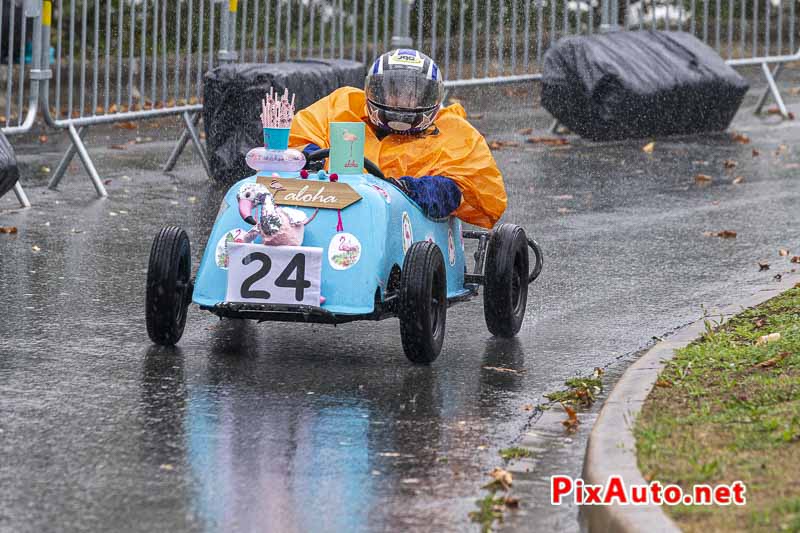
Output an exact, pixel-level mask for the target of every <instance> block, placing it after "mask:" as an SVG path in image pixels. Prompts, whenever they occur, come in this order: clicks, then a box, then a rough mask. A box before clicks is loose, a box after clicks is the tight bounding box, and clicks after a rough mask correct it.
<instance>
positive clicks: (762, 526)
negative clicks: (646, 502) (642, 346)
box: [635, 287, 800, 533]
mask: <svg viewBox="0 0 800 533" xmlns="http://www.w3.org/2000/svg"><path fill="white" fill-rule="evenodd" d="M635 434H636V447H637V453H638V460H639V468H640V470H641V471H642V473H643V474H644V476H645V478H646V479H648V480H655V479H657V480H659V481H660V482H662V483H665V484H666V483H675V484H678V485H680V486H681V487H682V488H683V489H684V491H686V490H688V489H689V488H690V487H691V486H692V485H693V484H696V483H706V484H711V485H714V484H718V483H731V482H733V481H735V480H741V481H743V482H744V483H745V484H746V486H747V493H746V496H747V504H746V505H744V506H741V507H736V506H730V507H722V506H713V507H687V506H683V505H678V506H675V507H669V506H665V511H666V512H667V513H668V514H669V515H670V516H671V517H672V518H673V519H674V520H675V521H676V522H677V523H678V525H679V526H680V527H681V529H683V530H684V531H698V532H699V531H702V532H703V533H709V532H712V531H745V530H747V531H800V288H797V287H796V288H794V289H791V290H789V291H787V292H785V293H783V294H782V295H780V296H778V297H776V298H774V299H772V300H769V301H767V302H765V303H763V304H761V305H760V306H758V307H755V308H753V309H749V310H747V311H744V312H743V313H741V314H740V315H737V316H736V317H734V318H733V319H731V320H730V321H729V322H728V323H726V324H725V325H723V326H721V327H716V328H715V327H713V325H712V324H710V323H707V325H706V332H705V333H704V335H703V336H702V337H701V338H700V339H698V340H697V341H695V342H694V343H692V344H690V345H689V346H687V347H685V348H683V349H681V350H679V351H678V352H677V353H676V355H675V357H674V358H673V359H672V360H671V361H670V362H669V363H668V364H667V366H666V367H665V369H664V371H663V372H662V373H661V375H660V377H659V379H658V381H657V382H656V387H655V388H654V389H653V391H652V392H651V393H650V396H649V397H648V398H647V401H646V402H645V404H644V406H643V408H642V411H641V414H640V415H639V418H638V419H637V422H636V428H635Z"/></svg>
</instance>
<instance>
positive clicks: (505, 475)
mask: <svg viewBox="0 0 800 533" xmlns="http://www.w3.org/2000/svg"><path fill="white" fill-rule="evenodd" d="M489 476H491V478H492V480H493V481H492V482H491V483H489V485H488V486H492V485H499V486H500V487H502V488H503V490H508V489H510V488H511V484H512V483H513V478H512V477H511V472H509V471H507V470H503V469H502V468H500V467H495V468H493V469H492V471H491V472H489Z"/></svg>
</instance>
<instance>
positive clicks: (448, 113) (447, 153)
mask: <svg viewBox="0 0 800 533" xmlns="http://www.w3.org/2000/svg"><path fill="white" fill-rule="evenodd" d="M443 94H444V83H443V80H442V73H441V71H440V70H439V68H438V67H437V66H436V63H434V62H433V60H432V59H431V58H430V57H428V56H427V55H425V54H423V53H421V52H418V51H417V50H392V51H391V52H387V53H385V54H383V55H382V56H380V57H379V58H378V59H376V60H375V62H374V63H373V65H372V67H371V68H370V69H369V73H368V74H367V78H366V82H365V89H364V90H363V91H362V90H360V89H355V88H352V87H343V88H341V89H337V90H336V91H334V92H333V93H331V94H330V95H328V96H326V97H325V98H322V99H321V100H319V101H317V102H316V103H314V104H312V105H311V106H309V107H308V108H306V109H304V110H302V111H300V112H299V113H297V115H295V118H294V121H293V122H292V129H291V136H290V138H289V144H290V146H294V147H298V148H302V149H303V151H304V152H305V153H306V155H308V154H309V153H311V152H313V151H315V150H318V149H319V148H320V147H325V148H327V147H330V141H329V139H328V123H330V122H357V121H363V122H365V123H366V124H367V128H366V140H365V146H364V155H365V157H366V158H368V159H370V160H372V161H374V162H375V163H376V164H377V165H378V167H379V168H380V169H381V170H382V171H383V173H384V174H385V175H386V176H399V177H400V178H399V185H400V186H401V187H402V188H403V189H404V190H405V191H406V192H407V194H408V195H409V196H410V197H411V198H412V199H413V200H414V201H416V202H417V204H419V206H420V207H421V208H422V210H423V211H424V212H425V213H426V214H427V215H429V216H431V217H433V218H441V217H446V216H448V215H450V214H451V213H454V214H455V215H456V216H457V217H459V218H460V219H462V220H464V221H465V222H469V223H471V224H475V225H478V226H482V227H485V228H491V227H492V226H494V223H495V222H497V220H498V219H499V218H500V216H501V215H502V214H503V211H505V208H506V191H505V187H504V186H503V177H502V176H501V174H500V171H499V170H498V168H497V165H496V163H495V161H494V158H493V157H492V153H491V151H490V150H489V146H488V145H487V144H486V140H485V139H484V138H483V136H482V135H481V134H480V133H478V131H477V130H476V129H475V128H474V127H472V125H471V124H470V123H469V122H467V120H466V112H465V111H464V108H463V107H461V105H460V104H453V105H451V106H448V107H442V98H443Z"/></svg>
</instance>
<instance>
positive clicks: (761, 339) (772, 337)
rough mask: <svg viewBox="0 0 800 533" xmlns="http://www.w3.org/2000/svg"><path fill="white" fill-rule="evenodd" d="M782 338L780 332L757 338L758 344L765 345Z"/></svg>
mask: <svg viewBox="0 0 800 533" xmlns="http://www.w3.org/2000/svg"><path fill="white" fill-rule="evenodd" d="M780 338H781V334H780V333H770V334H769V335H762V336H760V337H759V338H758V339H757V340H756V346H763V345H765V344H769V343H771V342H775V341H777V340H780Z"/></svg>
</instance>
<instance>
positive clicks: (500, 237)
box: [483, 224, 528, 337]
mask: <svg viewBox="0 0 800 533" xmlns="http://www.w3.org/2000/svg"><path fill="white" fill-rule="evenodd" d="M483 279H484V286H485V290H484V294H483V316H484V318H485V319H486V327H488V328H489V332H491V334H492V335H494V336H496V337H513V336H514V335H516V334H517V333H518V332H519V330H520V328H521V327H522V319H523V318H525V306H526V305H527V303H528V238H527V237H526V236H525V230H523V229H522V228H521V227H519V226H517V225H516V224H501V225H499V226H498V227H497V228H495V230H494V231H492V236H491V237H490V239H489V247H488V249H487V250H486V268H485V272H484V276H483Z"/></svg>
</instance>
